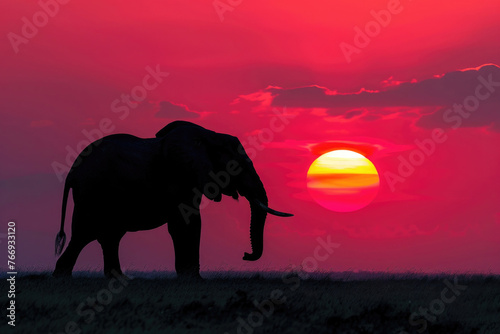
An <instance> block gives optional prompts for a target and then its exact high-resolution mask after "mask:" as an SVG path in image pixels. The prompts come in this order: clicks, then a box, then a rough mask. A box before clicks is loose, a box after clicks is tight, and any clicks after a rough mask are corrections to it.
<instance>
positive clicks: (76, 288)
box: [1, 273, 500, 334]
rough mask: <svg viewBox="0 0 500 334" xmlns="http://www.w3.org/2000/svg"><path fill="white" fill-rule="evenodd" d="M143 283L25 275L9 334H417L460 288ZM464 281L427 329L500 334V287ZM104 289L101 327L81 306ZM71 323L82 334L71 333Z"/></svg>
mask: <svg viewBox="0 0 500 334" xmlns="http://www.w3.org/2000/svg"><path fill="white" fill-rule="evenodd" d="M131 274H132V276H134V275H135V276H138V275H140V273H131ZM76 276H79V275H78V274H77V275H76ZM80 276H81V275H80ZM90 276H95V275H90ZM142 276H143V277H142V278H138V277H135V278H134V279H133V280H130V281H128V283H127V286H124V287H123V289H122V290H121V291H120V292H117V293H111V292H109V281H108V280H106V279H104V278H100V277H77V278H73V279H54V278H52V277H50V276H49V275H48V274H32V275H25V276H20V277H18V279H17V294H16V306H17V310H16V311H17V319H16V320H17V321H16V328H15V330H14V331H10V332H12V333H14V332H15V333H66V332H71V330H75V333H78V331H77V330H78V329H81V333H160V332H161V333H186V332H192V333H225V332H228V333H237V330H238V326H240V327H241V326H243V325H241V322H238V318H240V319H243V321H244V322H245V323H246V325H244V326H245V327H246V328H244V329H242V331H240V332H241V333H251V332H253V333H314V334H318V333H384V334H386V333H400V331H403V330H404V331H407V332H409V333H417V331H416V330H417V329H420V328H421V327H420V326H412V325H411V324H410V323H409V317H410V314H411V313H412V312H415V311H418V309H419V307H425V308H429V305H430V303H431V302H432V301H433V300H435V299H438V298H440V296H441V292H442V290H443V288H445V287H446V285H445V284H444V283H443V280H444V279H445V278H446V279H448V280H449V281H451V282H453V279H454V276H448V277H446V276H443V275H441V276H415V275H399V276H398V275H396V276H395V275H392V276H390V277H385V278H384V277H383V276H380V277H378V278H373V277H371V278H366V277H363V276H362V275H361V276H360V275H357V276H356V275H354V276H345V277H344V279H343V280H340V279H337V280H332V279H330V278H329V277H328V275H316V276H315V279H307V280H304V279H301V278H299V277H297V276H293V275H291V274H288V275H287V276H284V275H283V274H280V273H271V274H269V273H267V274H255V273H252V274H249V273H243V274H238V273H229V274H228V273H225V274H221V273H206V274H205V275H204V276H205V277H210V279H207V280H205V281H203V282H201V283H198V282H185V281H178V280H176V279H173V278H171V277H173V275H171V274H168V275H165V274H162V273H155V274H151V273H149V274H142ZM144 276H146V277H149V278H144ZM166 277H170V278H166ZM283 278H285V280H284V279H283ZM287 279H288V281H287ZM458 282H459V283H460V284H462V285H466V286H467V289H466V290H465V291H462V292H461V294H460V295H459V296H457V297H456V300H454V301H453V302H451V303H449V304H445V309H444V311H443V312H442V313H441V314H439V315H438V316H437V319H436V321H434V322H430V321H429V322H428V328H427V330H426V332H427V333H464V334H465V333H467V334H468V333H492V334H493V333H495V334H498V333H500V297H499V296H500V278H499V277H484V276H467V277H465V276H459V277H458ZM115 283H117V282H115ZM118 286H119V284H118V283H117V284H115V286H114V288H116V287H118ZM103 289H105V290H108V292H109V293H107V292H101V297H102V296H109V295H111V296H112V297H111V300H109V303H108V304H107V305H101V304H100V303H98V302H97V304H96V305H97V306H102V310H101V309H99V311H96V310H94V311H93V312H94V317H93V318H92V319H91V316H90V315H89V310H92V308H90V306H88V307H87V306H85V307H84V308H83V309H82V310H84V311H87V313H85V315H84V316H82V315H79V314H77V308H78V306H79V305H80V304H81V303H84V305H87V304H86V303H87V299H88V298H96V297H97V296H98V294H99V292H100V291H102V290H103ZM276 290H278V291H280V292H281V295H280V296H281V297H280V301H282V303H279V304H278V303H277V302H276V303H272V306H273V311H272V313H271V312H268V313H271V314H266V315H262V313H263V312H262V311H259V310H258V309H257V308H256V306H255V305H254V301H257V303H262V302H263V301H264V300H269V299H270V298H271V295H272V293H273V291H275V293H276ZM2 294H3V293H2ZM2 298H3V299H2V300H5V296H2ZM283 298H284V300H283ZM102 300H104V299H102ZM275 300H276V299H275ZM105 301H106V303H107V302H108V300H105ZM2 305H5V302H2ZM266 305H267V306H269V303H267V304H266ZM267 310H269V308H267ZM256 312H258V313H259V314H261V316H258V315H256ZM249 317H250V318H249ZM252 317H253V318H252ZM252 319H253V320H252ZM260 319H261V320H262V321H260ZM72 321H73V322H75V324H76V326H77V328H76V329H75V328H69V329H70V330H69V331H68V330H67V329H68V328H67V326H68V323H69V324H70V325H71V322H72ZM240 321H241V320H240ZM6 327H7V326H6V318H5V317H4V320H3V321H2V324H1V328H2V330H1V332H2V333H7V331H4V328H6ZM6 330H11V329H10V328H7V329H6Z"/></svg>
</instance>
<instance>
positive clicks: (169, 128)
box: [156, 121, 204, 138]
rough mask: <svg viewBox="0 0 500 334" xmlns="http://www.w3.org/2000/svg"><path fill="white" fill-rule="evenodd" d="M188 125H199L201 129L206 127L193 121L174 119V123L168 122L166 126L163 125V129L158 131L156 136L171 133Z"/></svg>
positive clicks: (159, 136)
mask: <svg viewBox="0 0 500 334" xmlns="http://www.w3.org/2000/svg"><path fill="white" fill-rule="evenodd" d="M187 126H194V127H199V128H201V129H204V128H203V127H201V126H199V125H197V124H194V123H191V122H186V121H174V122H172V123H169V124H167V125H166V126H165V127H163V129H161V130H160V131H158V132H157V133H156V138H161V137H165V136H166V135H167V134H169V133H170V132H172V131H173V130H175V129H178V128H181V127H187Z"/></svg>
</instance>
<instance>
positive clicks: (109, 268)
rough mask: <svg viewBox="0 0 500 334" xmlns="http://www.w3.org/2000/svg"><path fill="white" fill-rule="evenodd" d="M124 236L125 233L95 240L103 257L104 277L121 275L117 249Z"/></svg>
mask: <svg viewBox="0 0 500 334" xmlns="http://www.w3.org/2000/svg"><path fill="white" fill-rule="evenodd" d="M124 235H125V233H121V234H117V235H113V236H106V237H102V238H97V241H98V242H99V243H100V244H101V248H102V253H103V257H104V275H105V276H106V277H108V278H111V277H114V276H116V275H123V273H122V270H121V266H120V258H119V255H118V249H119V246H120V240H121V239H122V237H123V236H124Z"/></svg>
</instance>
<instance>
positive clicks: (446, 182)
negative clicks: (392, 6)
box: [0, 0, 500, 274]
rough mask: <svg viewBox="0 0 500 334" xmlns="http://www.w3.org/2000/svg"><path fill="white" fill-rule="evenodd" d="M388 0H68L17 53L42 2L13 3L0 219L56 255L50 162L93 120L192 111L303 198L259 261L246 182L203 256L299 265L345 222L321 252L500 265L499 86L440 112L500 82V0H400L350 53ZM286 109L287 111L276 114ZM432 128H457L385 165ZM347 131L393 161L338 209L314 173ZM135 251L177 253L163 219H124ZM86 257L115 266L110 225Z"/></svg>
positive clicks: (151, 259) (268, 176)
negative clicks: (358, 201)
mask: <svg viewBox="0 0 500 334" xmlns="http://www.w3.org/2000/svg"><path fill="white" fill-rule="evenodd" d="M388 2H390V1H387V0H386V1H378V0H377V1H370V2H366V3H359V2H353V3H352V4H351V3H349V2H345V1H316V2H303V1H274V2H271V3H270V2H268V1H261V0H256V1H243V2H242V3H241V4H240V5H238V6H237V7H235V8H234V10H233V11H227V12H225V13H224V20H223V21H222V22H221V20H220V18H219V16H218V14H217V12H216V10H215V9H214V7H213V5H212V2H211V1H193V2H189V3H188V2H180V1H150V2H147V3H131V2H130V3H128V2H127V3H124V2H123V1H110V2H106V4H103V3H102V2H99V1H95V0H90V1H86V2H84V3H83V2H77V1H70V2H68V4H65V5H60V8H59V11H58V13H57V14H55V15H54V17H50V19H49V22H48V24H47V25H46V26H43V27H40V28H39V29H38V33H37V34H36V36H34V37H33V38H30V39H29V41H28V43H26V44H20V45H19V46H18V48H19V50H18V52H17V53H16V52H15V50H14V48H13V46H12V45H11V43H10V42H9V39H8V37H7V35H8V33H10V32H14V33H16V34H21V29H22V26H23V21H22V18H23V17H24V16H26V17H28V19H29V20H31V18H32V16H33V14H35V13H36V12H37V11H40V10H41V9H40V7H39V5H38V3H37V2H27V1H19V2H12V3H9V4H8V5H4V7H8V8H7V9H5V10H3V11H2V14H0V15H1V16H2V19H1V20H0V31H1V32H2V33H3V35H4V38H3V39H2V42H1V43H0V52H1V54H2V61H1V62H0V70H1V73H2V75H1V76H0V82H1V87H2V90H1V91H0V112H1V115H2V122H1V123H0V138H1V142H2V147H1V150H0V161H1V162H2V163H1V165H0V191H1V195H0V196H1V197H0V199H1V201H0V222H2V224H4V225H3V226H4V227H3V229H4V230H3V231H0V233H6V230H7V221H8V220H11V219H12V220H15V221H16V222H17V240H18V241H17V243H18V266H20V267H22V268H25V269H33V268H36V269H43V270H52V269H53V268H54V265H55V261H56V258H55V257H54V255H53V252H54V239H55V235H56V233H57V231H58V228H59V221H60V208H61V199H62V192H63V184H62V183H60V181H59V180H58V178H57V176H56V174H55V173H54V170H53V167H52V164H53V162H54V161H57V162H60V163H64V162H65V159H66V156H67V147H70V148H71V149H74V150H77V146H78V144H79V143H80V142H81V141H82V140H85V139H86V137H85V135H84V134H83V133H82V131H84V130H85V131H92V130H95V129H99V123H100V122H101V121H102V119H109V120H110V121H109V122H110V124H111V127H112V128H113V130H112V131H111V132H110V133H130V134H133V135H136V136H139V137H153V136H154V134H155V133H156V132H157V131H158V130H159V129H161V128H162V127H163V126H165V125H166V124H167V123H169V122H171V121H173V120H175V119H185V120H188V121H192V122H195V123H197V124H200V125H202V126H204V127H207V128H209V129H212V130H215V131H219V132H224V133H229V134H232V135H235V136H238V137H239V138H240V140H241V141H242V142H243V143H244V145H245V147H246V149H247V151H251V152H254V154H253V155H254V156H255V157H254V158H253V161H254V164H255V167H256V169H257V171H258V172H259V174H260V176H261V178H262V180H263V183H264V185H265V186H266V189H267V191H268V197H269V201H270V206H272V207H273V208H275V209H277V210H280V211H285V212H292V213H293V214H294V215H295V216H294V217H293V218H287V219H283V218H278V217H273V216H270V217H269V219H268V223H267V225H266V231H265V232H266V233H265V238H264V255H263V257H262V258H261V259H260V260H259V261H257V262H255V263H249V262H246V261H242V259H241V256H242V254H243V252H245V251H249V250H250V241H249V219H250V212H249V211H250V210H249V208H248V204H247V202H246V201H245V200H243V199H242V200H240V201H239V202H236V201H234V200H232V199H231V198H227V197H226V198H224V199H223V201H222V202H221V203H210V204H209V205H208V206H207V208H205V209H204V210H203V227H202V239H201V267H202V269H210V270H217V269H224V270H279V269H284V268H286V267H288V266H290V265H299V264H300V263H301V262H302V260H303V259H304V258H306V257H308V256H312V254H313V251H314V249H315V247H316V245H317V241H316V238H317V237H318V236H323V237H325V236H327V235H330V236H331V239H332V240H333V241H334V242H336V243H339V244H340V247H339V248H338V249H337V250H336V252H335V253H334V255H333V256H331V257H330V258H328V260H327V261H324V262H321V263H320V269H321V270H326V271H344V270H375V271H390V272H403V271H417V272H442V271H453V272H483V273H490V272H491V273H496V274H499V273H500V262H499V261H498V258H499V256H500V208H499V204H500V175H499V173H498V171H499V169H500V154H499V150H498V145H499V143H500V113H499V111H500V87H496V86H493V88H492V89H493V90H494V91H489V92H490V93H491V94H490V95H489V97H488V98H487V99H485V100H484V101H481V102H480V105H479V107H478V108H477V110H476V111H474V112H473V113H472V114H471V116H470V117H468V118H463V119H462V122H461V124H460V126H459V127H457V128H456V129H453V128H450V125H451V124H453V123H446V122H444V121H443V113H446V111H447V110H448V108H451V107H452V106H453V104H455V103H463V102H464V100H465V99H466V98H467V96H470V95H474V94H475V89H476V87H477V86H478V85H479V84H481V82H482V81H481V80H480V79H479V77H482V78H485V79H488V78H490V77H491V78H492V80H493V81H494V82H500V68H499V67H498V65H500V47H499V46H498V43H497V41H498V36H497V35H498V31H499V28H500V23H499V22H498V13H499V12H500V3H499V2H498V1H494V0H489V1H483V2H481V5H471V4H470V2H468V1H441V2H439V3H436V2H435V1H430V0H419V1H404V0H402V1H401V4H400V6H401V7H402V10H401V11H400V13H398V14H396V15H393V16H392V18H391V21H390V23H389V24H388V25H387V26H386V27H382V28H381V31H380V33H379V34H378V35H377V36H374V37H372V38H371V40H370V43H369V44H368V45H367V46H366V47H363V48H361V49H360V53H359V54H358V53H356V54H353V55H352V59H351V61H350V62H347V61H346V58H345V57H344V55H343V53H342V51H341V49H340V47H339V45H340V43H342V42H345V43H349V44H352V45H354V37H355V30H354V28H355V27H356V26H358V27H361V28H364V26H365V25H366V23H367V22H369V21H371V20H373V17H372V15H371V14H370V11H372V10H374V11H380V10H382V9H385V8H387V4H388ZM148 66H149V67H150V68H156V67H157V66H158V67H159V68H160V69H161V71H164V72H168V73H169V75H168V76H167V77H165V78H163V80H162V82H161V83H159V85H158V86H157V87H156V88H155V89H152V90H150V91H148V92H147V94H148V95H147V98H146V99H145V100H144V101H142V102H139V103H134V104H133V107H129V110H130V113H129V115H128V116H127V117H125V118H124V119H121V118H120V115H122V113H119V112H114V110H113V108H112V107H111V105H112V102H113V101H114V100H116V99H120V98H121V95H122V94H130V93H131V91H132V90H133V89H134V87H135V86H137V85H142V83H143V78H144V77H145V76H146V75H147V74H148V71H147V70H146V67H148ZM485 89H486V90H487V89H488V88H484V89H483V90H481V92H483V93H484V92H486V90H485ZM120 105H121V106H123V105H124V104H120ZM115 111H116V110H115ZM277 112H279V113H283V112H284V113H285V115H286V117H284V116H283V117H284V118H283V117H282V119H280V120H279V122H277V121H273V119H275V118H276V117H277V115H276V113H277ZM280 122H283V123H280ZM273 124H277V125H279V130H275V131H272V132H271V133H272V138H271V139H269V137H266V133H267V134H269V131H268V130H266V129H271V128H273V127H274V126H273ZM282 124H283V126H281V125H282ZM435 128H443V129H444V136H446V140H445V141H444V142H442V143H438V144H436V146H435V149H434V152H433V153H432V154H430V155H428V156H427V155H426V156H425V161H424V162H423V163H422V164H421V165H420V166H417V167H415V170H414V172H413V173H411V175H410V176H408V177H405V180H404V182H397V183H396V184H394V185H393V187H391V186H390V185H389V183H388V180H387V177H386V175H387V172H390V173H395V174H397V173H398V166H399V164H400V160H399V159H401V158H400V157H402V158H404V159H409V156H410V154H411V153H412V152H414V150H415V149H417V148H418V146H417V145H416V143H415V141H416V140H417V141H420V142H422V141H425V140H428V139H429V138H432V133H433V131H434V129H435ZM275 129H278V128H276V127H275ZM259 136H260V137H259ZM252 138H257V139H256V140H254V139H252ZM259 138H261V139H262V138H267V139H266V140H265V141H266V142H262V140H260V139H259ZM268 139H269V140H268ZM335 148H344V149H353V150H355V151H357V152H360V153H363V154H364V155H365V156H366V157H367V158H369V159H370V161H372V162H373V163H374V165H375V167H376V168H377V170H378V172H379V174H380V189H379V191H378V195H377V197H376V198H375V200H374V201H373V202H372V203H371V204H370V205H368V206H367V207H365V208H363V209H361V210H359V211H355V212H348V213H335V212H332V211H329V210H327V209H325V208H323V207H321V206H320V205H318V204H317V203H316V202H315V201H314V200H313V199H312V198H311V197H310V194H309V193H308V190H307V187H306V182H307V180H306V173H307V170H308V168H309V166H310V164H311V163H312V162H313V161H314V160H315V159H316V158H317V157H319V156H320V155H321V154H323V153H326V152H328V150H330V149H335ZM249 154H250V153H249ZM391 188H392V189H391ZM392 190H394V191H392ZM71 212H72V206H71V205H70V207H69V209H68V216H67V217H70V213H71ZM66 233H67V234H68V236H69V235H70V224H68V223H67V224H66ZM0 240H1V241H2V244H4V243H5V240H6V239H0ZM120 256H121V262H122V267H123V269H125V270H127V269H140V270H142V269H144V270H162V269H163V270H165V269H166V270H173V269H174V254H173V246H172V241H171V238H170V236H169V234H168V231H167V226H166V225H165V226H163V227H161V228H159V229H157V230H153V231H147V232H138V233H129V234H127V235H126V236H125V237H124V239H123V241H122V243H121V248H120ZM2 266H4V264H2ZM2 268H3V267H2ZM88 268H93V269H94V268H97V269H98V268H102V255H101V250H100V248H99V245H98V244H97V243H95V242H94V243H92V244H91V245H89V246H88V247H87V248H86V249H85V250H84V251H83V252H82V255H81V256H80V258H79V260H78V262H77V266H76V269H77V270H78V269H80V270H81V269H88Z"/></svg>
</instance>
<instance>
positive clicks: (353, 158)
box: [307, 150, 379, 212]
mask: <svg viewBox="0 0 500 334" xmlns="http://www.w3.org/2000/svg"><path fill="white" fill-rule="evenodd" d="M378 187H379V176H378V173H377V169H376V168H375V166H374V165H373V163H372V162H371V161H370V160H368V159H367V158H365V157H364V156H363V155H361V154H359V153H356V152H353V151H349V150H335V151H331V152H328V153H325V154H323V155H322V156H320V157H319V158H318V159H316V160H315V161H314V162H313V163H312V164H311V166H310V167H309V170H308V172H307V188H308V189H309V193H310V194H311V196H312V198H313V199H314V200H315V201H316V202H318V204H320V205H321V206H323V207H325V208H327V209H329V210H332V211H336V212H351V211H356V210H359V209H361V208H364V207H365V206H367V205H368V204H370V203H371V202H372V201H373V199H374V198H375V196H376V195H377V192H378Z"/></svg>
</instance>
